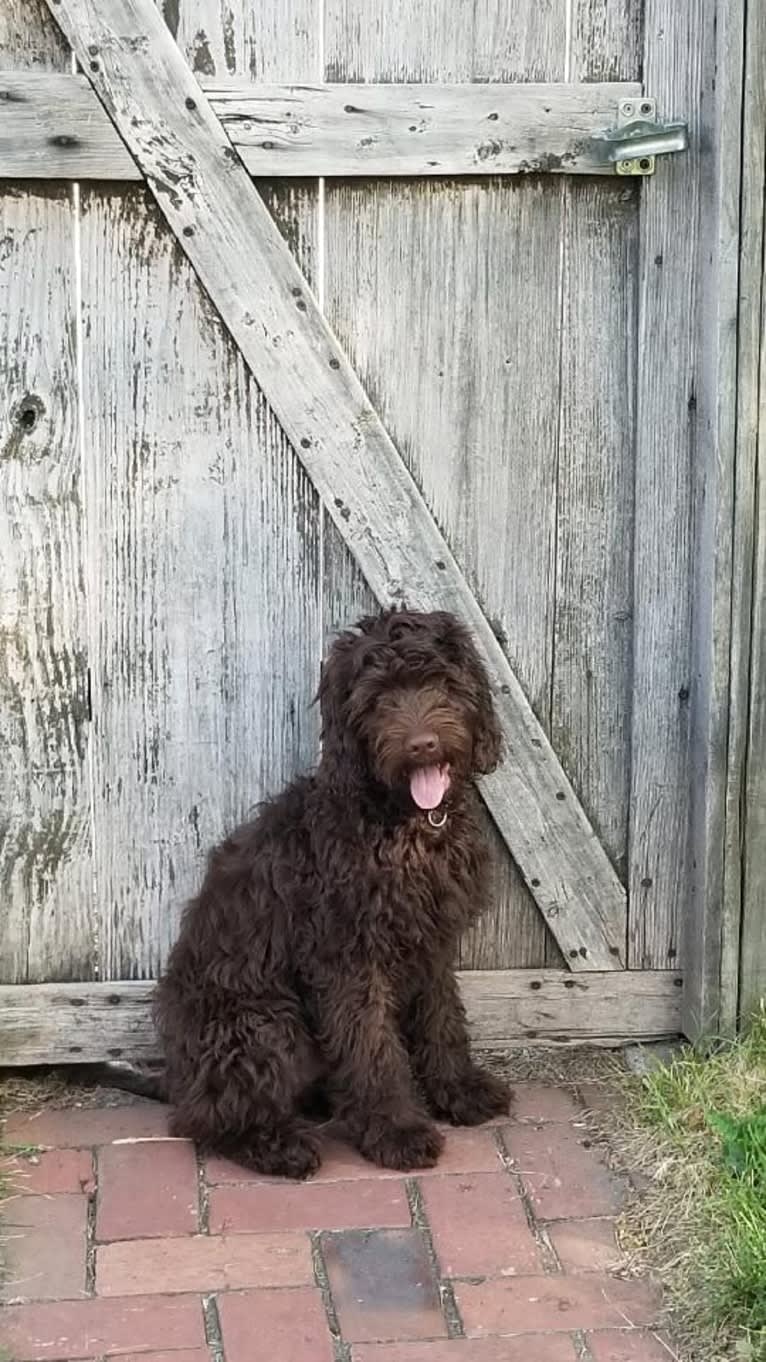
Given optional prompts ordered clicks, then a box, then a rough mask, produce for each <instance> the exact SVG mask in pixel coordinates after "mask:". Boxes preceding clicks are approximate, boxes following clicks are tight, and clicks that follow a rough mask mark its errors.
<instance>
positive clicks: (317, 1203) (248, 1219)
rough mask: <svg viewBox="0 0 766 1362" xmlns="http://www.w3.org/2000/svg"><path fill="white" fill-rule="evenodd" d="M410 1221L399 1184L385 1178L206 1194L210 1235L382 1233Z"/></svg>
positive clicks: (219, 1189)
mask: <svg viewBox="0 0 766 1362" xmlns="http://www.w3.org/2000/svg"><path fill="white" fill-rule="evenodd" d="M410 1221H411V1216H410V1207H409V1202H408V1201H407V1193H406V1191H405V1188H404V1183H403V1182H402V1181H394V1180H390V1179H389V1180H386V1179H382V1180H380V1181H374V1180H373V1179H371V1178H365V1179H361V1178H359V1179H357V1180H355V1181H353V1182H337V1183H324V1184H323V1183H314V1184H311V1183H310V1184H309V1185H308V1186H306V1185H302V1186H295V1185H288V1186H284V1185H273V1184H272V1185H269V1184H266V1183H250V1184H248V1185H247V1186H244V1187H233V1186H228V1187H214V1188H213V1190H212V1191H211V1194H210V1229H211V1230H212V1232H213V1233H219V1232H228V1233H241V1232H242V1231H251V1232H252V1231H261V1232H262V1231H264V1230H345V1229H364V1228H367V1227H370V1228H373V1227H376V1226H378V1227H381V1228H383V1227H387V1226H397V1225H401V1226H406V1225H409V1224H410Z"/></svg>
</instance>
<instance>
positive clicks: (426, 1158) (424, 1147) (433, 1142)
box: [361, 1121, 444, 1172]
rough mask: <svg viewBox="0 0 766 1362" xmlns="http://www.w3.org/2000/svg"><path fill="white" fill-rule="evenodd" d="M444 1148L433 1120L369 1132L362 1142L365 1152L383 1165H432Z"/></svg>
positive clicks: (404, 1166) (391, 1126)
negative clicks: (432, 1122)
mask: <svg viewBox="0 0 766 1362" xmlns="http://www.w3.org/2000/svg"><path fill="white" fill-rule="evenodd" d="M443 1147H444V1136H443V1135H442V1132H441V1131H440V1130H439V1129H438V1128H437V1127H436V1126H435V1125H432V1124H431V1122H430V1121H413V1122H412V1123H411V1124H410V1125H406V1126H405V1125H401V1126H398V1125H390V1126H384V1127H383V1128H382V1129H379V1130H377V1131H375V1132H374V1133H372V1132H370V1133H368V1135H367V1136H366V1137H365V1139H364V1140H363V1141H362V1143H361V1150H362V1153H363V1154H364V1155H365V1157H366V1158H368V1159H370V1161H371V1162H372V1163H377V1164H378V1165H379V1166H380V1167H381V1168H399V1169H403V1170H404V1171H405V1172H406V1171H408V1170H409V1169H412V1168H433V1166H434V1164H435V1163H436V1161H437V1159H438V1158H439V1155H440V1154H441V1152H442V1149H443Z"/></svg>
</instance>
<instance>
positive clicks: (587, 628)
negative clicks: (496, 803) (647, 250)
mask: <svg viewBox="0 0 766 1362" xmlns="http://www.w3.org/2000/svg"><path fill="white" fill-rule="evenodd" d="M637 208H638V203H637V194H636V191H635V190H634V189H633V188H632V187H628V186H625V185H621V186H619V187H618V186H616V185H614V186H613V185H609V186H607V185H605V184H601V183H597V182H595V181H592V182H589V183H588V184H587V185H581V186H578V187H577V188H576V189H573V190H571V191H570V197H569V204H568V209H569V211H568V214H567V231H566V256H565V285H564V302H563V310H562V325H561V335H562V392H561V419H560V441H559V459H558V479H557V529H558V533H557V538H556V575H557V581H556V597H555V601H556V615H555V631H554V640H555V641H554V662H553V712H552V726H551V739H552V742H553V745H554V747H555V749H556V751H557V752H558V755H559V757H560V758H561V761H562V763H563V765H564V768H565V770H566V771H567V772H568V774H569V776H570V778H571V779H572V781H573V782H574V785H575V788H576V789H577V791H578V793H579V795H580V798H581V799H582V802H583V804H584V806H585V808H586V809H587V810H588V812H589V814H590V817H591V818H592V819H593V822H594V825H595V826H596V827H597V828H598V830H599V835H600V837H601V839H602V841H603V843H604V845H605V846H606V848H607V850H608V851H609V854H610V856H611V857H612V861H613V863H614V864H615V865H616V866H617V867H618V868H619V870H620V872H621V874H623V875H624V873H625V869H626V861H627V837H628V810H629V795H630V702H631V632H632V606H633V481H634V476H635V468H634V441H635V400H634V399H635V337H636V321H637V319H636V308H635V291H634V288H633V286H632V280H634V279H635V271H636V256H637V245H638V222H637Z"/></svg>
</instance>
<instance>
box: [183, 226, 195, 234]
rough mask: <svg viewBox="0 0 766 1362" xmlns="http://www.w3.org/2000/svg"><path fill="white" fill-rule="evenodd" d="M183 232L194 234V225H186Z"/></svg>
mask: <svg viewBox="0 0 766 1362" xmlns="http://www.w3.org/2000/svg"><path fill="white" fill-rule="evenodd" d="M183 234H184V236H194V228H193V227H184V230H183Z"/></svg>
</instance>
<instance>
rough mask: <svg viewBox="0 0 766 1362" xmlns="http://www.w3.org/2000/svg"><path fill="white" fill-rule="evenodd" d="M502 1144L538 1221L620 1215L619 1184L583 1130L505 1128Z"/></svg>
mask: <svg viewBox="0 0 766 1362" xmlns="http://www.w3.org/2000/svg"><path fill="white" fill-rule="evenodd" d="M503 1139H504V1141H505V1145H506V1148H507V1150H508V1153H509V1154H510V1155H511V1157H512V1159H513V1161H514V1166H515V1167H516V1168H517V1169H518V1171H519V1172H520V1174H521V1178H522V1181H523V1183H524V1185H525V1187H526V1189H527V1192H528V1194H529V1199H530V1202H531V1204H532V1207H533V1210H534V1211H535V1213H536V1215H538V1216H540V1217H541V1218H542V1219H544V1220H553V1219H567V1220H568V1219H571V1218H577V1219H582V1218H589V1217H590V1216H602V1215H614V1214H615V1213H616V1212H617V1211H618V1210H619V1208H620V1204H621V1201H622V1196H623V1186H622V1183H621V1181H620V1179H619V1178H617V1177H616V1176H615V1175H614V1174H612V1173H611V1172H610V1171H609V1169H608V1168H607V1167H606V1166H605V1164H603V1163H602V1162H601V1159H600V1158H599V1156H598V1154H597V1152H596V1149H595V1148H593V1147H591V1141H590V1137H589V1135H588V1133H587V1131H586V1130H584V1129H579V1130H578V1129H575V1128H574V1127H573V1126H566V1125H547V1126H537V1127H531V1126H509V1127H506V1129H505V1130H504V1132H503Z"/></svg>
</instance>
